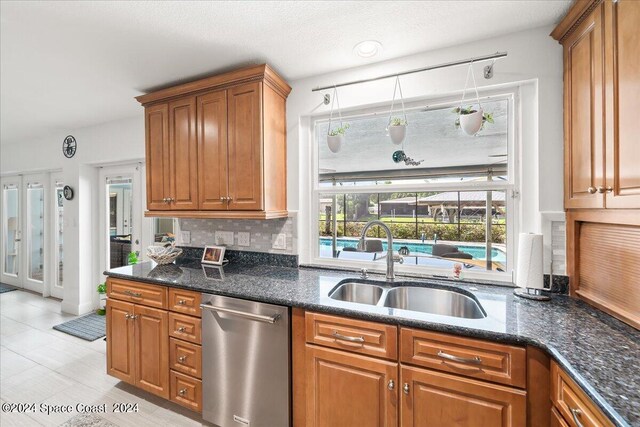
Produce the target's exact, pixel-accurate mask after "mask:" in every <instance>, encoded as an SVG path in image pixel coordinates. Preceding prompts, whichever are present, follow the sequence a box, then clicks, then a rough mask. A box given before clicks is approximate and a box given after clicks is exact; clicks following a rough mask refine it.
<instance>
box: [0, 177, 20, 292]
mask: <svg viewBox="0 0 640 427" xmlns="http://www.w3.org/2000/svg"><path fill="white" fill-rule="evenodd" d="M2 202H3V203H2V206H3V212H2V235H3V239H2V240H3V242H2V243H3V246H4V247H3V260H2V273H3V276H10V277H14V278H16V279H17V277H18V271H19V267H20V240H21V239H20V237H21V236H20V190H19V188H18V185H16V184H4V185H3V186H2ZM5 280H6V279H5Z"/></svg>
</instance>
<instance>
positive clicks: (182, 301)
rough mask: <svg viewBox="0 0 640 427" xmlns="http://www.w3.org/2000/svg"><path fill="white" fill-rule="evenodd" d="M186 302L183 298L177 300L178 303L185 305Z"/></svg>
mask: <svg viewBox="0 0 640 427" xmlns="http://www.w3.org/2000/svg"><path fill="white" fill-rule="evenodd" d="M186 303H187V302H186V301H185V300H183V299H180V300H178V304H179V305H185V304H186Z"/></svg>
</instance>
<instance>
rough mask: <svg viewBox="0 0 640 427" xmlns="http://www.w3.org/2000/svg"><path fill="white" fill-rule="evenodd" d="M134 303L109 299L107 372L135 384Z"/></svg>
mask: <svg viewBox="0 0 640 427" xmlns="http://www.w3.org/2000/svg"><path fill="white" fill-rule="evenodd" d="M133 307H134V306H133V304H131V303H129V302H123V301H117V300H114V299H111V298H109V299H107V374H109V375H111V376H113V377H116V378H118V379H120V380H122V381H124V382H126V383H129V384H135V362H134V361H135V352H134V345H135V343H134V321H133V314H134V313H133V311H134V308H133Z"/></svg>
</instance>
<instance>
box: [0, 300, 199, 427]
mask: <svg viewBox="0 0 640 427" xmlns="http://www.w3.org/2000/svg"><path fill="white" fill-rule="evenodd" d="M73 318H74V316H71V315H67V314H63V313H62V312H61V311H60V302H59V301H58V300H55V299H52V298H43V297H41V296H39V295H36V294H32V293H29V292H24V291H19V290H18V291H13V292H6V293H3V294H0V403H1V404H2V405H3V406H4V404H5V403H16V404H17V403H35V404H36V405H37V408H40V407H41V406H42V404H44V405H45V406H46V405H71V406H72V407H73V411H72V412H71V413H55V414H46V413H42V412H39V411H36V412H31V413H28V414H24V413H10V412H9V413H8V412H4V411H0V425H1V426H2V427H9V426H61V425H64V426H65V427H67V426H78V427H80V426H95V427H109V426H132V427H146V426H150V427H151V426H154V427H155V426H172V427H175V426H200V425H208V424H207V423H205V422H203V421H202V419H201V418H200V417H199V416H198V415H197V414H195V413H193V412H191V411H189V410H187V409H183V408H182V407H180V406H178V405H176V404H174V403H171V402H167V401H165V400H164V399H161V398H159V397H156V396H154V395H151V394H149V393H146V392H143V391H141V390H138V389H136V388H134V387H132V386H130V385H128V384H125V383H121V382H120V381H118V380H117V379H115V378H112V377H110V376H108V375H107V374H106V373H105V371H106V354H105V352H106V346H105V342H104V341H103V340H102V339H99V340H96V341H93V342H88V341H84V340H81V339H79V338H76V337H73V336H71V335H67V334H64V333H62V332H58V331H55V330H53V329H52V327H53V326H54V325H57V324H59V323H62V322H64V321H66V320H70V319H73ZM79 403H83V404H87V405H98V404H106V410H107V411H106V413H100V414H96V415H94V416H87V415H82V414H79V413H78V412H77V411H76V410H75V407H76V405H77V404H79ZM115 403H131V404H135V403H137V404H138V408H139V412H137V413H113V412H112V407H113V405H114V404H115Z"/></svg>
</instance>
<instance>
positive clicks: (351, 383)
mask: <svg viewBox="0 0 640 427" xmlns="http://www.w3.org/2000/svg"><path fill="white" fill-rule="evenodd" d="M397 373H398V364H397V363H392V362H387V361H383V360H378V359H374V358H371V357H367V356H360V355H355V354H349V353H346V352H342V351H339V350H330V349H324V348H320V347H315V346H310V345H307V346H306V380H307V390H306V400H307V423H306V425H307V427H334V426H359V427H381V426H388V427H390V426H396V425H398V409H397V399H398V394H397V383H398V381H397V380H398V377H397ZM391 381H392V382H391Z"/></svg>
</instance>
